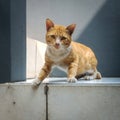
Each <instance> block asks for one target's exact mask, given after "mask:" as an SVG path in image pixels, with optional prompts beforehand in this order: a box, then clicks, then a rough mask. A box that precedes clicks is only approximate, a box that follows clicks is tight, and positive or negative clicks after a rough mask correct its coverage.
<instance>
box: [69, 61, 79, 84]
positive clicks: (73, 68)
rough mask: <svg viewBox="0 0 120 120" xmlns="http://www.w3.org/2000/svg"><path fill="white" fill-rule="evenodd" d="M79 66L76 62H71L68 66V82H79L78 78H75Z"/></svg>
mask: <svg viewBox="0 0 120 120" xmlns="http://www.w3.org/2000/svg"><path fill="white" fill-rule="evenodd" d="M77 67H78V66H77V64H76V63H71V64H70V66H69V67H68V79H67V81H68V82H77V79H76V78H75V76H76V74H77Z"/></svg>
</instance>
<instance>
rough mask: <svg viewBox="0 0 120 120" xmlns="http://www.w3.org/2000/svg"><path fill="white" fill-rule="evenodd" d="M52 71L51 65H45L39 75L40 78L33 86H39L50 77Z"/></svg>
mask: <svg viewBox="0 0 120 120" xmlns="http://www.w3.org/2000/svg"><path fill="white" fill-rule="evenodd" d="M50 71H51V65H50V64H46V63H45V64H44V66H43V68H42V69H41V71H40V73H39V76H38V78H37V79H35V80H34V81H33V86H39V85H40V84H41V82H42V81H43V80H44V79H45V78H46V77H47V76H48V75H49V73H50Z"/></svg>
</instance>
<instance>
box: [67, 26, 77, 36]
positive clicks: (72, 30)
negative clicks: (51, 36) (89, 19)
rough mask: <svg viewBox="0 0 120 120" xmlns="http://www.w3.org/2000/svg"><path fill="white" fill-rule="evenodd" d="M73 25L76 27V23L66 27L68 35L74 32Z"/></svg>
mask: <svg viewBox="0 0 120 120" xmlns="http://www.w3.org/2000/svg"><path fill="white" fill-rule="evenodd" d="M75 27H76V24H71V25H69V26H67V27H66V30H67V31H68V33H69V34H70V35H72V33H73V32H74V29H75Z"/></svg>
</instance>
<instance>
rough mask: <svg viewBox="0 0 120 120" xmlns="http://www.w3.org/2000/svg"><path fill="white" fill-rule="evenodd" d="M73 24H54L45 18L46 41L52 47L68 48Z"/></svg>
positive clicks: (73, 27)
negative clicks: (65, 25)
mask: <svg viewBox="0 0 120 120" xmlns="http://www.w3.org/2000/svg"><path fill="white" fill-rule="evenodd" d="M75 26H76V25H75V24H72V25H69V26H67V27H64V26H61V25H54V23H53V22H52V21H51V20H50V19H47V20H46V29H47V33H46V43H47V45H48V46H50V47H51V48H53V49H56V50H59V49H64V48H68V47H69V46H70V44H71V40H72V39H71V35H72V33H73V31H74V29H75Z"/></svg>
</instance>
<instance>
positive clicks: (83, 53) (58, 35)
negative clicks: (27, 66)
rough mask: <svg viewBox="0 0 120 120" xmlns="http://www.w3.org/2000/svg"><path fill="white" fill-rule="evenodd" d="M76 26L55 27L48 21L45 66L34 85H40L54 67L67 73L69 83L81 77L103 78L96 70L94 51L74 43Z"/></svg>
mask: <svg viewBox="0 0 120 120" xmlns="http://www.w3.org/2000/svg"><path fill="white" fill-rule="evenodd" d="M75 26H76V25H75V24H71V25H69V26H67V27H64V26H61V25H54V23H53V22H52V21H51V20H50V19H46V29H47V33H46V43H47V49H46V54H45V64H44V66H43V68H42V69H41V72H40V74H39V76H38V79H37V80H35V81H34V82H33V85H35V86H37V85H39V84H40V83H41V81H43V80H44V79H45V78H46V77H47V76H48V75H49V73H50V71H51V69H52V68H53V67H54V66H58V67H60V68H63V69H64V70H65V71H67V74H68V76H67V77H68V79H67V80H68V82H76V81H77V79H78V78H80V77H84V78H85V79H100V78H101V74H100V72H98V71H97V69H96V66H97V59H96V57H95V55H94V53H93V51H92V50H91V49H90V48H89V47H87V46H85V45H83V44H80V43H76V42H73V41H72V38H71V35H72V33H73V31H74V29H75Z"/></svg>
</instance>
